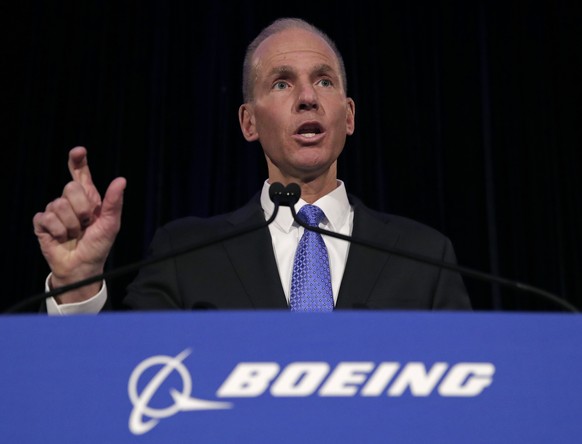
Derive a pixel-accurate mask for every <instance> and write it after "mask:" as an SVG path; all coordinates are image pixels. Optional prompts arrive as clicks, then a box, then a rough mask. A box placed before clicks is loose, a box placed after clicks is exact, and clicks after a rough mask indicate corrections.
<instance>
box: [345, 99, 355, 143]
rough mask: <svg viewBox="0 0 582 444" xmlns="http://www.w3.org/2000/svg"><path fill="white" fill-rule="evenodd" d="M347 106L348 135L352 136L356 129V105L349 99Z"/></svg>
mask: <svg viewBox="0 0 582 444" xmlns="http://www.w3.org/2000/svg"><path fill="white" fill-rule="evenodd" d="M346 106H347V110H346V134H347V135H348V136H351V135H352V134H354V131H355V129H356V103H355V102H354V100H353V99H352V98H350V97H348V98H347V102H346Z"/></svg>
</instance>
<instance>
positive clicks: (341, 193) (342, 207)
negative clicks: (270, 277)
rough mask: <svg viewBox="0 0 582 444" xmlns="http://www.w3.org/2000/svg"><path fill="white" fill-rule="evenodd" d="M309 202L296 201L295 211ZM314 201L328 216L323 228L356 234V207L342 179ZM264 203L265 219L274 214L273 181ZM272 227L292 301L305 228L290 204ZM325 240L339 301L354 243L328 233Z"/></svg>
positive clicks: (285, 287) (285, 286)
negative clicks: (293, 277) (351, 245)
mask: <svg viewBox="0 0 582 444" xmlns="http://www.w3.org/2000/svg"><path fill="white" fill-rule="evenodd" d="M306 204H307V202H305V201H304V200H303V199H299V202H297V203H296V204H295V212H296V213H298V212H299V210H300V209H301V207H302V206H303V205H306ZM313 205H316V206H318V207H319V208H321V210H322V211H323V212H324V213H325V218H324V220H323V221H322V222H321V223H320V224H319V228H323V229H324V230H329V231H333V232H336V233H341V234H344V235H346V236H350V235H351V234H352V227H353V221H354V210H353V209H352V207H351V206H350V203H349V201H348V195H347V193H346V188H345V186H344V184H343V182H342V181H339V180H338V187H337V188H336V189H335V190H333V191H332V192H331V193H329V194H327V195H325V196H323V197H322V198H320V199H318V200H317V201H316V202H314V203H313ZM261 206H262V208H263V210H264V212H265V219H268V218H269V217H271V215H272V214H273V210H274V208H275V205H274V204H273V202H272V201H271V199H270V197H269V184H268V183H267V182H265V183H264V185H263V190H262V192H261ZM269 231H270V232H271V239H272V240H273V250H274V251H275V260H276V261H277V268H278V269H279V276H280V277H281V283H282V284H283V291H284V292H285V297H286V298H287V303H289V294H290V292H291V276H292V274H293V260H294V259H295V250H297V245H298V244H299V240H300V239H301V236H302V235H303V231H304V228H303V227H302V226H301V225H299V224H298V223H297V222H295V221H294V220H293V216H292V214H291V210H290V209H289V208H287V207H280V208H279V212H278V213H277V217H276V218H275V220H274V221H273V223H271V225H269ZM323 241H324V242H325V245H326V247H327V252H328V256H329V269H330V272H331V286H332V289H333V300H334V304H335V302H336V301H337V296H338V293H339V288H340V284H341V281H342V277H343V275H344V269H345V268H346V261H347V258H348V250H349V245H350V244H349V242H346V241H344V240H341V239H336V238H334V237H331V236H325V235H323Z"/></svg>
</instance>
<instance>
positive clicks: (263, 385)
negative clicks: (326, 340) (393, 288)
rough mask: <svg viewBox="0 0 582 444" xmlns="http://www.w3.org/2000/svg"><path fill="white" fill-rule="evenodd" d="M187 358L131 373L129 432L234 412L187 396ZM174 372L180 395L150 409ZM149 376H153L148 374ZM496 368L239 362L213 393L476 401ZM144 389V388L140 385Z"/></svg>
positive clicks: (148, 362)
mask: <svg viewBox="0 0 582 444" xmlns="http://www.w3.org/2000/svg"><path fill="white" fill-rule="evenodd" d="M189 354H190V350H188V349H186V350H184V351H183V352H181V353H180V354H178V355H177V356H175V357H174V356H166V355H158V356H152V357H150V358H148V359H145V360H144V361H142V362H140V363H139V364H138V365H137V366H136V368H135V369H134V370H133V372H132V373H131V376H130V378H129V382H128V394H129V398H130V400H131V402H132V404H133V409H132V411H131V414H130V416H129V430H130V431H131V432H132V433H133V434H135V435H142V434H144V433H146V432H149V431H150V430H151V429H153V428H154V427H155V426H156V425H157V424H158V422H159V420H160V419H162V418H168V417H170V416H172V415H175V414H176V413H178V412H184V411H192V410H219V409H230V408H233V404H232V403H230V402H222V401H211V400H204V399H197V398H193V397H192V396H191V393H192V377H191V376H190V372H189V371H188V369H187V368H186V367H185V366H184V364H183V363H182V361H183V360H184V359H185V358H186V357H187V356H188V355H189ZM154 366H160V367H161V368H160V369H159V370H158V371H157V373H155V374H153V376H152V377H151V379H150V380H149V382H146V383H145V386H144V388H143V390H141V392H139V391H138V383H139V382H140V378H141V377H142V375H143V373H144V372H145V371H146V370H148V369H150V368H151V367H154ZM173 372H177V373H178V375H179V376H180V377H181V379H182V389H181V390H180V391H178V390H176V389H174V388H171V389H170V395H171V397H172V400H173V403H171V404H170V405H168V406H167V407H165V408H154V407H152V406H150V401H151V400H152V398H153V397H154V395H155V394H156V393H157V392H158V390H159V389H160V387H161V385H162V384H163V383H164V381H166V379H167V378H168V377H169V376H170V374H172V373H173ZM150 373H152V372H151V371H150V372H148V374H150ZM494 374H495V366H494V365H493V364H492V363H490V362H459V363H456V364H453V365H450V364H449V363H446V362H436V363H434V364H432V365H431V366H427V365H426V364H425V363H423V362H408V363H404V364H402V363H399V362H380V363H374V362H370V361H361V362H360V361H350V362H339V363H337V365H335V367H333V368H332V367H331V366H330V364H329V363H328V362H322V361H314V362H303V361H298V362H291V363H289V364H287V365H286V366H285V367H283V368H281V366H280V365H279V364H278V363H276V362H239V363H237V364H236V366H235V367H234V368H233V370H232V371H231V372H230V374H229V375H228V376H227V377H226V379H225V380H224V382H223V383H222V384H221V385H220V387H219V388H218V390H217V392H216V396H217V397H218V398H256V397H259V396H261V395H264V394H265V393H269V394H270V395H271V396H272V397H275V398H283V397H295V398H298V397H308V396H311V395H317V396H322V397H354V396H362V397H378V396H382V395H384V396H386V397H399V396H402V395H404V393H406V392H409V393H410V395H411V396H413V397H426V396H430V395H431V394H433V393H435V391H436V393H437V394H438V395H440V396H442V397H474V396H478V395H479V394H481V392H483V390H485V388H487V387H489V386H490V385H491V384H492V383H493V375H494ZM141 382H142V384H141V385H142V386H143V385H144V381H141Z"/></svg>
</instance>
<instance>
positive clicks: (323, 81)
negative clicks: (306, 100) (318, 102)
mask: <svg viewBox="0 0 582 444" xmlns="http://www.w3.org/2000/svg"><path fill="white" fill-rule="evenodd" d="M318 84H319V85H321V86H323V87H324V88H331V87H332V86H333V82H332V81H331V80H330V79H321V80H320V81H319V82H318Z"/></svg>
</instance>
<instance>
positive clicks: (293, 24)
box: [242, 18, 348, 103]
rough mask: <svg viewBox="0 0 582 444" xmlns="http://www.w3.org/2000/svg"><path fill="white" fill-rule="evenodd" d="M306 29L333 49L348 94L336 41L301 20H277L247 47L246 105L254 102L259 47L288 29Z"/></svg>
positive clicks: (245, 73) (245, 74)
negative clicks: (254, 64)
mask: <svg viewBox="0 0 582 444" xmlns="http://www.w3.org/2000/svg"><path fill="white" fill-rule="evenodd" d="M295 28H299V29H304V30H306V31H310V32H313V33H314V34H317V35H318V36H320V37H321V38H322V39H323V40H325V42H326V43H327V44H328V45H329V46H330V47H331V49H332V50H333V52H334V54H335V56H336V57H337V60H338V64H339V68H340V76H341V80H342V84H343V87H344V91H346V92H347V89H348V80H347V76H346V68H345V66H344V60H343V57H342V55H341V53H340V52H339V50H338V49H337V46H336V45H335V43H334V41H333V40H332V39H331V38H330V37H329V36H328V35H327V34H326V33H325V32H323V31H322V30H320V29H319V28H317V27H315V26H313V25H312V24H311V23H308V22H306V21H305V20H303V19H300V18H280V19H277V20H275V21H274V22H273V23H271V24H270V25H269V26H267V27H266V28H264V29H263V30H262V31H261V32H260V33H259V35H257V36H256V37H255V39H254V40H253V41H252V42H251V43H250V44H249V46H247V51H246V53H245V59H244V62H243V75H242V94H243V100H244V102H245V103H247V102H251V101H252V100H253V95H254V93H253V86H254V85H253V84H254V82H253V79H252V77H253V65H252V59H253V55H254V53H255V51H256V50H257V48H258V46H259V45H260V44H261V43H263V41H265V40H266V39H267V38H268V37H270V36H272V35H274V34H277V33H279V32H282V31H286V30H288V29H295Z"/></svg>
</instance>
